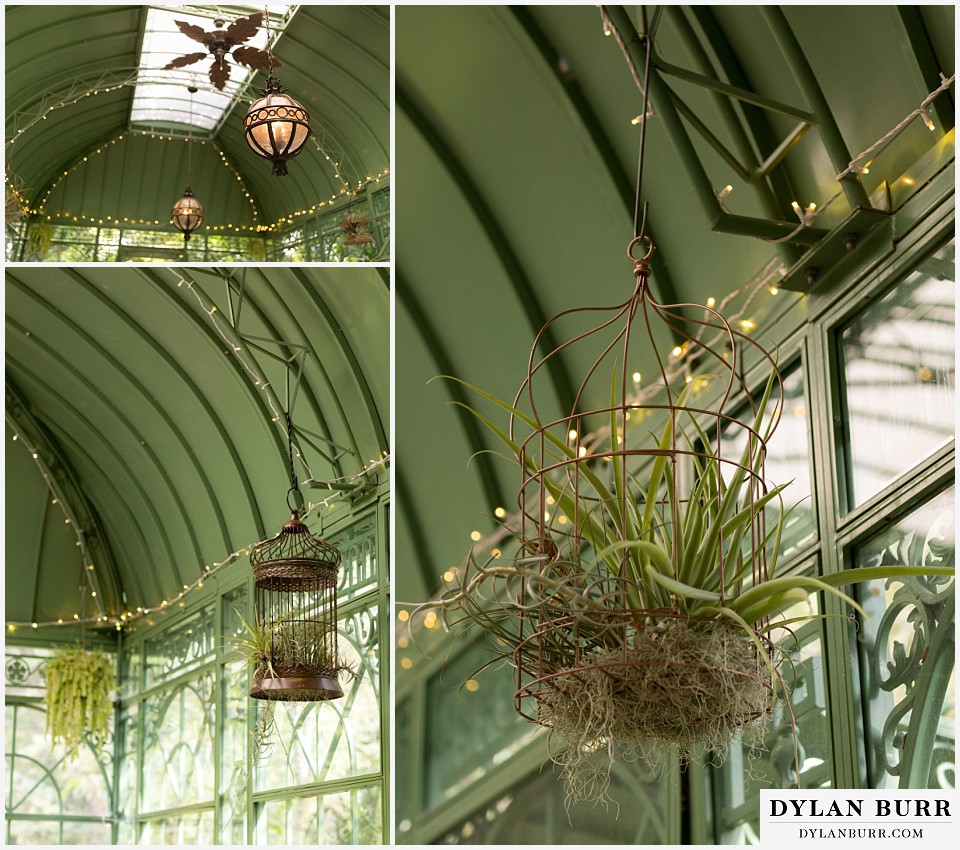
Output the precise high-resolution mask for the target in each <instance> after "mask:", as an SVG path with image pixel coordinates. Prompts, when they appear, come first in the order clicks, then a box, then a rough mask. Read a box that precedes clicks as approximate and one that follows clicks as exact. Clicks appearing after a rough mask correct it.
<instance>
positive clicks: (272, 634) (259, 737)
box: [228, 608, 359, 761]
mask: <svg viewBox="0 0 960 850" xmlns="http://www.w3.org/2000/svg"><path fill="white" fill-rule="evenodd" d="M234 613H236V615H237V618H238V619H239V620H240V623H241V625H242V626H243V633H242V634H240V635H233V636H231V637H230V638H229V639H228V642H229V645H230V647H231V648H232V649H233V650H234V651H235V652H236V653H237V654H238V655H239V656H240V657H241V658H242V659H243V660H244V661H246V662H247V664H248V666H250V667H253V668H254V686H255V687H256V686H257V685H258V684H260V683H262V682H263V680H264V678H275V679H279V678H281V676H279V675H278V671H280V672H281V673H282V672H285V671H289V670H292V669H296V667H297V665H299V664H301V662H302V659H303V658H304V657H305V656H308V657H311V658H316V657H318V654H319V653H320V652H321V647H320V646H319V645H318V644H317V643H316V641H318V640H319V638H315V639H314V643H310V644H309V645H306V644H305V640H306V638H305V636H304V635H303V633H302V629H301V628H299V627H298V625H299V624H298V623H297V622H294V621H292V620H290V621H287V620H281V621H280V622H278V623H276V624H274V625H272V626H270V627H267V628H263V627H261V626H260V625H259V623H257V622H256V621H254V622H253V623H250V622H248V621H247V620H246V619H245V618H244V617H243V615H242V614H241V613H240V612H239V611H237V609H236V608H234ZM320 666H321V667H322V669H323V670H324V672H325V673H326V675H328V676H330V677H332V678H335V679H338V678H339V677H340V675H341V674H344V675H346V677H347V680H348V681H353V680H354V679H356V678H358V677H359V673H357V671H356V670H354V669H353V667H352V665H350V664H349V663H348V662H347V661H346V660H345V659H344V658H343V657H342V656H336V657H334V656H329V655H328V656H327V657H325V658H323V661H322V663H321V665H320ZM274 729H275V722H274V705H273V702H272V701H270V700H266V701H264V704H263V706H262V708H261V709H260V711H259V713H258V715H257V722H256V724H255V725H254V729H253V733H252V734H253V757H254V761H258V760H260V759H262V758H265V757H267V756H268V755H269V754H270V752H271V751H272V745H271V743H270V738H271V735H272V733H273V731H274Z"/></svg>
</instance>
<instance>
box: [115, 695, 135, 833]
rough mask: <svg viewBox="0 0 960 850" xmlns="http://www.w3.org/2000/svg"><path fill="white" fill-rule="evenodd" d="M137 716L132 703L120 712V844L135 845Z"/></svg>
mask: <svg viewBox="0 0 960 850" xmlns="http://www.w3.org/2000/svg"><path fill="white" fill-rule="evenodd" d="M139 714H140V712H139V710H138V706H137V703H132V704H130V705H127V706H126V707H125V708H124V709H123V710H122V715H121V717H122V720H121V723H122V725H123V755H122V758H121V760H120V776H119V782H120V785H119V790H118V793H117V811H118V812H119V814H120V831H119V835H118V838H119V841H120V843H121V844H134V843H136V834H137V827H136V823H135V821H134V815H135V814H136V811H137V788H138V787H139V778H140V772H139V770H138V768H137V759H138V757H139V749H140V727H139Z"/></svg>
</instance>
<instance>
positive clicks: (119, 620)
mask: <svg viewBox="0 0 960 850" xmlns="http://www.w3.org/2000/svg"><path fill="white" fill-rule="evenodd" d="M14 431H15V434H14V440H15V441H17V442H19V443H20V444H21V445H23V446H24V448H25V449H26V450H27V451H28V452H29V453H30V454H32V455H33V458H34V460H35V461H38V468H39V469H40V472H41V474H42V475H43V478H44V481H45V482H46V484H47V487H48V489H49V491H50V494H51V495H52V497H53V499H52V501H53V503H54V504H57V505H59V506H60V509H61V510H62V511H63V513H64V518H65V521H66V522H67V523H68V524H71V525H73V527H74V531H75V532H76V534H77V545H78V546H79V547H80V548H81V553H82V557H83V564H84V565H85V569H84V571H83V572H84V575H85V576H86V577H87V581H88V584H89V589H90V595H91V597H92V598H93V599H94V601H95V603H96V605H97V610H98V613H97V614H96V615H92V616H88V617H81V616H80V614H74V615H73V616H72V617H69V618H58V619H56V620H37V621H31V620H7V632H8V633H14V632H16V631H18V630H20V629H39V628H49V627H52V626H77V625H82V626H113V627H114V628H116V630H117V631H121V630H122V629H123V628H124V627H125V626H127V625H129V624H132V623H135V622H136V621H138V620H140V619H142V618H143V617H145V616H147V615H148V614H155V613H157V612H158V611H165V610H169V609H173V608H178V607H185V603H184V599H185V598H186V597H187V596H188V595H189V594H190V593H191V592H192V591H195V590H198V589H200V588H202V587H203V585H204V582H205V581H208V580H209V579H211V578H212V577H213V576H215V575H216V574H217V573H218V572H219V571H220V570H222V569H223V568H224V567H227V566H229V565H230V564H232V563H234V562H235V561H237V560H238V559H240V558H243V557H245V556H247V555H249V554H250V552H251V550H252V549H253V548H254V547H256V546H257V545H259V544H260V543H261V542H263V541H259V540H258V541H256V542H253V543H249V544H247V545H246V546H241V547H240V548H239V549H237V550H236V551H235V552H231V553H230V554H229V555H227V556H226V557H225V558H224V559H223V560H220V561H215V562H213V563H211V564H205V565H204V566H203V568H202V569H201V572H200V576H199V577H198V578H196V579H195V580H194V581H193V582H191V583H190V584H185V585H183V587H182V589H181V590H179V591H178V592H177V593H176V594H175V595H173V596H171V597H169V598H168V599H162V600H160V601H158V602H156V603H155V604H153V605H150V606H147V607H144V606H137V607H136V608H131V609H130V610H122V611H119V612H108V611H106V610H105V609H104V607H103V603H102V597H101V596H98V594H97V590H96V587H95V584H94V582H93V580H92V577H91V575H90V573H91V572H92V571H93V567H94V565H93V562H92V559H91V557H90V553H89V551H88V550H87V548H86V541H85V538H84V533H83V530H82V529H80V528H79V527H78V526H77V523H76V521H75V520H74V518H73V517H72V516H71V515H70V512H69V508H68V507H67V506H66V505H65V504H64V502H63V499H62V498H61V497H60V496H58V495H56V494H57V489H56V488H55V486H54V484H53V482H52V481H51V479H50V476H49V475H48V474H47V472H46V469H45V465H43V464H41V463H39V460H40V458H39V452H38V451H37V450H36V449H35V448H34V447H33V446H31V445H30V444H29V443H28V441H27V440H26V439H25V438H24V436H23V435H22V434H21V433H20V432H19V431H17V430H16V429H15V428H14ZM389 464H390V455H389V453H386V452H384V453H383V455H381V457H379V458H377V459H374V460H372V461H370V463H369V464H368V465H367V466H366V467H364V469H362V470H361V471H360V472H358V473H356V474H355V475H349V476H348V475H344V476H341V477H340V478H334V479H330V480H329V481H327V482H325V483H329V484H353V483H356V482H357V481H359V480H360V479H365V478H369V476H370V475H372V474H373V473H375V472H377V471H378V470H380V469H385V468H387V467H388V466H389ZM348 496H349V493H348V492H340V491H336V492H332V493H331V494H330V495H329V496H326V497H325V498H323V499H317V500H316V501H311V502H308V503H307V506H306V508H305V509H304V514H305V515H309V514H314V517H316V516H318V515H319V512H320V511H322V509H323V508H325V507H327V506H332V505H333V504H334V503H335V502H337V501H340V500H342V499H345V498H348ZM307 525H311V523H310V522H309V521H308V522H307Z"/></svg>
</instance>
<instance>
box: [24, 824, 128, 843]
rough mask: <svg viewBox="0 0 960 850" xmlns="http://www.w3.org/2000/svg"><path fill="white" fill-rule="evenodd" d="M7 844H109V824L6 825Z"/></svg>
mask: <svg viewBox="0 0 960 850" xmlns="http://www.w3.org/2000/svg"><path fill="white" fill-rule="evenodd" d="M7 830H8V831H7V843H8V844H46V845H55V844H87V845H102V844H109V843H110V824H108V823H97V822H92V821H91V822H79V823H78V822H71V821H64V822H63V823H60V822H58V821H22V820H14V821H11V822H10V823H9V824H7Z"/></svg>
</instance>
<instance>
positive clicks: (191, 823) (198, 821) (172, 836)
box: [140, 812, 214, 845]
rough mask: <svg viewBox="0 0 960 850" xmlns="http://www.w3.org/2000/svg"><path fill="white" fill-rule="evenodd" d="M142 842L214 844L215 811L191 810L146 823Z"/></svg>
mask: <svg viewBox="0 0 960 850" xmlns="http://www.w3.org/2000/svg"><path fill="white" fill-rule="evenodd" d="M140 843H141V844H203V845H209V844H213V843H214V841H213V812H191V813H190V814H184V815H180V816H178V817H168V818H158V819H157V820H150V821H147V822H146V823H144V825H143V830H142V831H141V833H140Z"/></svg>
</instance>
